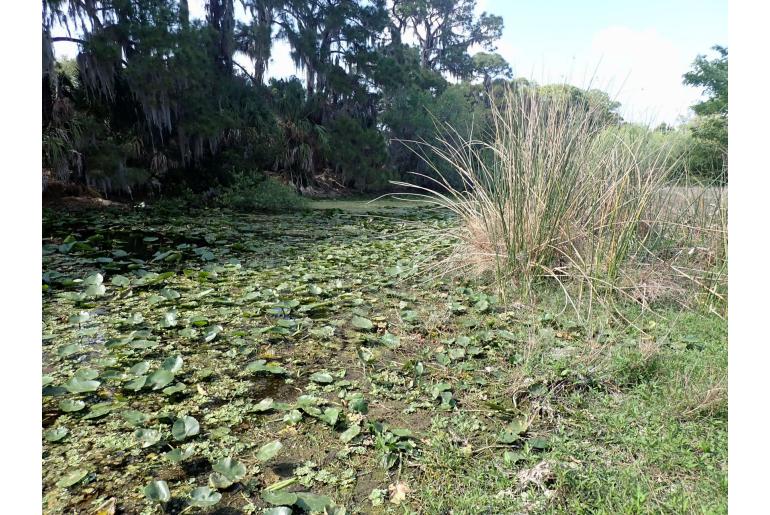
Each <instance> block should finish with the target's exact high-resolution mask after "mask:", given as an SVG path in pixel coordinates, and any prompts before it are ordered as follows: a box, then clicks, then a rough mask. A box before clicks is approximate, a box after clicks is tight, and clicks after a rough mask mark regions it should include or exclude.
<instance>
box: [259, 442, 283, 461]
mask: <svg viewBox="0 0 770 515" xmlns="http://www.w3.org/2000/svg"><path fill="white" fill-rule="evenodd" d="M282 447H283V444H282V443H281V442H279V441H278V440H274V441H272V442H270V443H266V444H265V445H263V446H262V447H261V448H260V449H259V451H258V452H257V460H259V461H261V462H263V463H264V462H266V461H267V460H269V459H270V458H272V457H274V456H275V455H276V454H278V452H279V451H280V450H281V448H282Z"/></svg>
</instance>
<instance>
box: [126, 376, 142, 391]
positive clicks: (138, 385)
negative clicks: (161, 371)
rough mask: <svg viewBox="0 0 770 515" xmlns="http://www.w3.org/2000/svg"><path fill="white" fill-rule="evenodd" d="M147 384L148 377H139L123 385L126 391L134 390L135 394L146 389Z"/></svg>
mask: <svg viewBox="0 0 770 515" xmlns="http://www.w3.org/2000/svg"><path fill="white" fill-rule="evenodd" d="M145 384H147V376H139V377H137V378H136V379H133V380H131V381H129V382H127V383H126V384H124V385H123V388H125V389H126V390H133V391H135V392H138V391H139V390H141V389H142V388H144V385H145Z"/></svg>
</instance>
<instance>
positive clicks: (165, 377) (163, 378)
mask: <svg viewBox="0 0 770 515" xmlns="http://www.w3.org/2000/svg"><path fill="white" fill-rule="evenodd" d="M173 380H174V373H173V372H170V371H168V370H166V369H165V368H159V369H158V370H156V371H155V372H153V373H152V374H150V376H149V377H148V378H147V384H148V385H150V386H152V389H153V390H160V389H161V388H164V387H166V386H167V385H169V384H170V383H171V382H172V381H173Z"/></svg>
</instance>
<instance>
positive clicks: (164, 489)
mask: <svg viewBox="0 0 770 515" xmlns="http://www.w3.org/2000/svg"><path fill="white" fill-rule="evenodd" d="M144 496H145V497H147V498H148V499H149V500H151V501H153V502H168V501H170V500H171V492H170V491H169V489H168V483H166V482H165V481H151V482H150V483H149V484H147V486H145V487H144Z"/></svg>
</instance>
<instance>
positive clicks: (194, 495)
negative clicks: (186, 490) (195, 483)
mask: <svg viewBox="0 0 770 515" xmlns="http://www.w3.org/2000/svg"><path fill="white" fill-rule="evenodd" d="M220 499H222V494H220V493H219V492H217V491H214V490H212V489H211V488H209V487H208V486H199V487H197V488H195V489H194V490H193V491H192V492H191V493H190V505H191V506H195V507H197V508H208V507H210V506H214V505H215V504H217V503H218V502H219V500H220Z"/></svg>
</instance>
